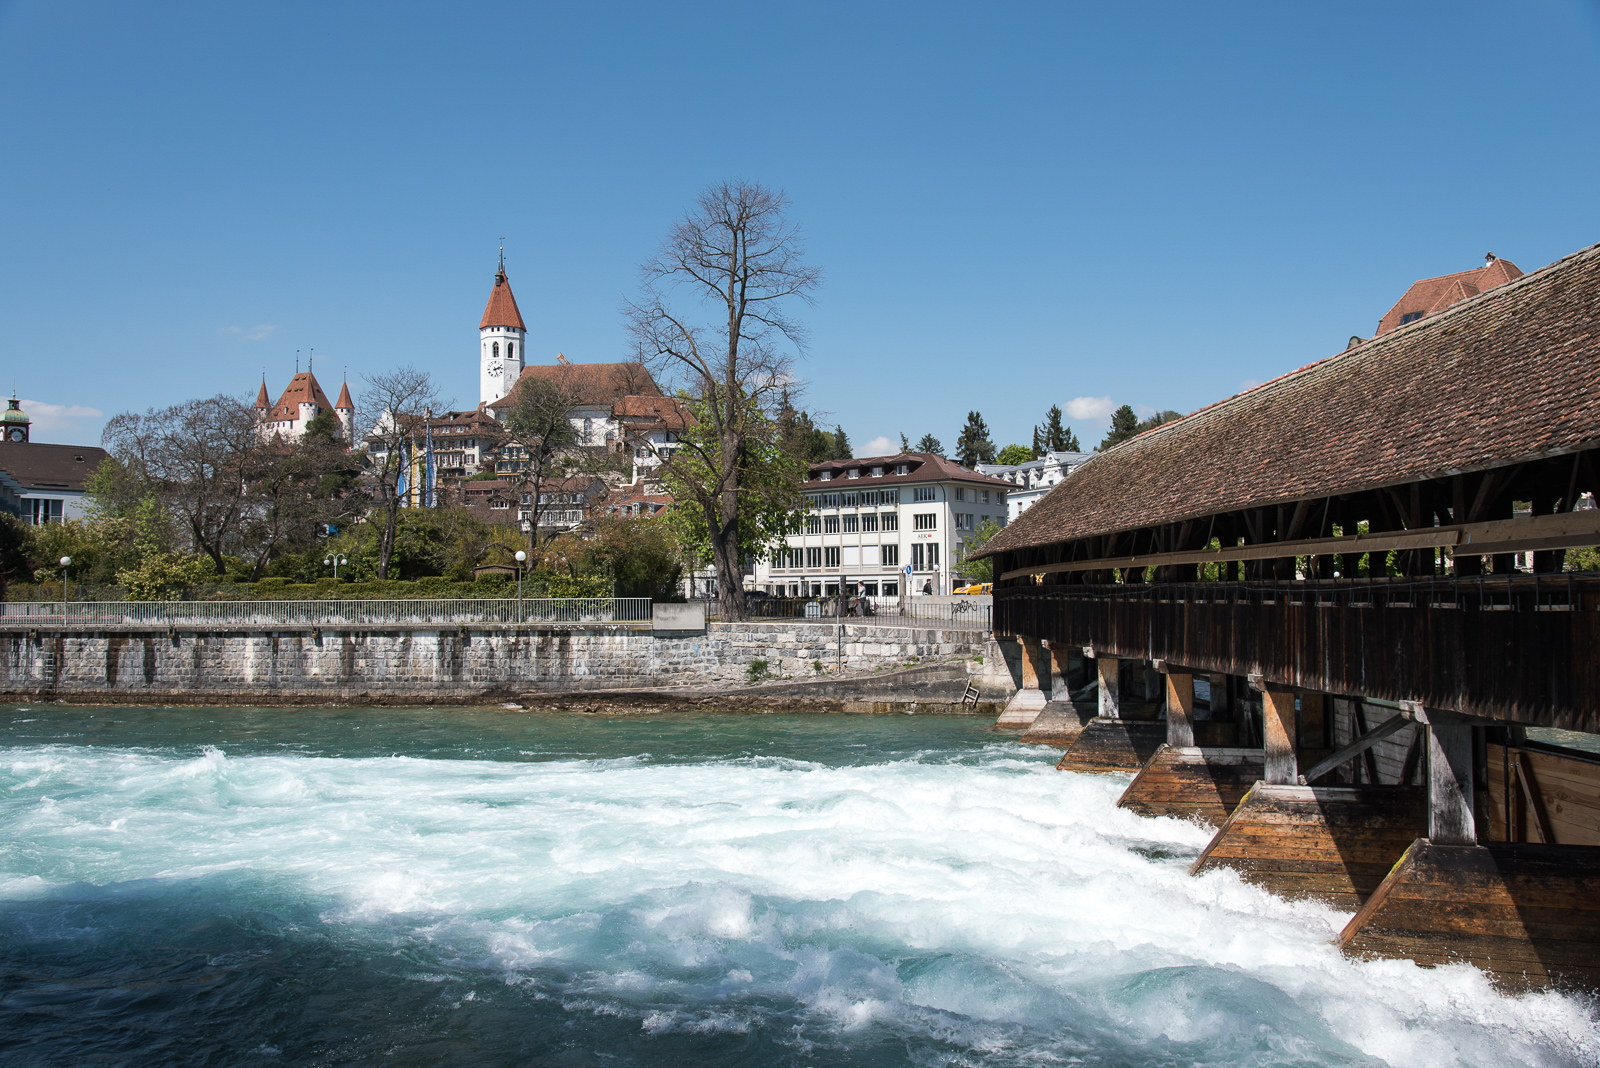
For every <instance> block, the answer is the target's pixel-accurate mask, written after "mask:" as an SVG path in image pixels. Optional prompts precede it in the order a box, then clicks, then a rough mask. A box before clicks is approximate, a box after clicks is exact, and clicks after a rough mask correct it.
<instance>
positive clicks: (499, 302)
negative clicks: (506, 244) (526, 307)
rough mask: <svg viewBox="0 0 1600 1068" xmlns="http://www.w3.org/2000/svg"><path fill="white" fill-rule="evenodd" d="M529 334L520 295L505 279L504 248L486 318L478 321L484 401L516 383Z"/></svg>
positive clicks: (480, 385)
mask: <svg viewBox="0 0 1600 1068" xmlns="http://www.w3.org/2000/svg"><path fill="white" fill-rule="evenodd" d="M527 336H528V328H527V327H526V326H524V325H523V322H522V313H521V312H520V311H518V310H517V298H516V297H514V296H512V295H511V283H510V282H509V281H507V280H506V254H505V250H504V249H501V250H500V269H499V270H497V271H496V272H495V275H494V288H493V289H491V290H490V291H489V303H488V306H487V307H485V308H484V309H483V321H482V322H480V323H478V368H479V373H478V399H479V400H480V401H481V402H483V403H484V404H493V403H494V402H495V401H497V400H499V399H500V398H501V397H504V396H506V395H508V394H509V393H510V392H511V390H512V388H513V387H515V386H516V384H517V379H518V378H519V377H520V376H521V375H522V365H523V362H524V360H525V358H526V357H525V356H524V354H523V345H524V342H525V341H526V339H527Z"/></svg>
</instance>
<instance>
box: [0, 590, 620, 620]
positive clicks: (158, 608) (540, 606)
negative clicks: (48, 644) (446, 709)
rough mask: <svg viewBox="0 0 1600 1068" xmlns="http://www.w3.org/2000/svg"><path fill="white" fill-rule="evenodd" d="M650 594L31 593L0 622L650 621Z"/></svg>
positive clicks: (1, 606)
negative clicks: (136, 597) (126, 597)
mask: <svg viewBox="0 0 1600 1068" xmlns="http://www.w3.org/2000/svg"><path fill="white" fill-rule="evenodd" d="M649 622H650V598H648V597H549V598H524V599H520V600H519V599H518V598H515V597H494V598H490V597H474V598H459V599H456V598H441V599H437V600H422V599H416V600H381V601H380V600H371V601H67V602H65V603H63V602H61V601H42V602H41V601H34V602H4V603H0V623H12V624H16V623H35V624H39V625H45V626H50V625H57V626H59V625H67V626H103V625H118V624H131V625H135V626H138V625H144V626H163V625H165V626H178V625H184V626H188V625H202V626H229V625H243V626H252V625H254V626H299V627H338V626H383V625H387V624H395V625H428V624H445V625H450V624H458V623H513V624H517V623H523V624H526V623H534V624H540V625H557V626H559V625H567V626H582V625H586V624H591V623H634V624H639V623H645V624H647V623H649Z"/></svg>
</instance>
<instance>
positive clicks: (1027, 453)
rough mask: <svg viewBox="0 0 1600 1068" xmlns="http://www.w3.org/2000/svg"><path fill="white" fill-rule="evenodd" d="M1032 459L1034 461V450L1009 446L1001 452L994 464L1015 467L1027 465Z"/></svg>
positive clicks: (1022, 446)
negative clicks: (1015, 465) (1016, 465)
mask: <svg viewBox="0 0 1600 1068" xmlns="http://www.w3.org/2000/svg"><path fill="white" fill-rule="evenodd" d="M1032 459H1034V455H1033V450H1032V449H1030V448H1028V447H1027V446H1026V445H1007V446H1006V447H1005V448H1003V449H1001V450H1000V452H999V454H998V455H996V456H995V458H994V462H995V463H997V464H1007V465H1014V464H1025V463H1027V462H1028V461H1029V460H1032Z"/></svg>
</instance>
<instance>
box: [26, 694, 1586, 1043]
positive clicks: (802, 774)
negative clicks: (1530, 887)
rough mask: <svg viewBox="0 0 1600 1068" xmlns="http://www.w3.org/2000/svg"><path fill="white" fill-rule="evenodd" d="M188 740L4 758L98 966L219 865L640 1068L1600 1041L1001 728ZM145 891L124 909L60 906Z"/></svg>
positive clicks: (282, 907)
mask: <svg viewBox="0 0 1600 1068" xmlns="http://www.w3.org/2000/svg"><path fill="white" fill-rule="evenodd" d="M740 729H741V730H745V729H749V728H746V727H743V726H741V727H740ZM846 729H847V724H841V726H840V730H841V732H843V731H845V730H846ZM196 753H197V750H196V749H195V748H190V749H189V750H188V751H187V752H181V751H176V750H173V749H166V748H146V749H139V748H111V747H103V746H102V747H91V746H77V745H30V746H23V747H14V748H11V749H7V750H4V751H0V908H3V909H5V910H7V911H8V912H10V913H12V919H13V922H14V923H15V924H17V925H21V926H20V927H17V929H18V930H20V929H23V928H26V930H27V931H28V932H29V937H30V938H33V937H37V938H38V939H40V943H39V944H40V945H42V946H43V945H46V944H47V943H49V940H50V939H52V938H54V939H60V938H68V937H75V938H84V939H90V940H91V941H92V940H93V939H95V938H99V939H101V940H102V941H101V943H99V944H102V945H104V946H105V947H106V948H105V950H104V952H105V955H106V957H107V959H108V960H110V959H111V958H113V957H115V956H116V955H117V953H119V952H124V951H123V950H119V949H117V948H116V946H117V945H120V944H121V943H120V942H117V941H116V940H115V939H112V938H111V937H110V935H109V934H108V933H107V932H108V931H109V929H110V927H112V926H116V925H119V924H120V925H121V927H119V932H120V933H119V935H118V937H119V938H121V939H123V940H125V941H128V942H130V943H134V942H137V941H138V940H139V938H140V936H139V934H138V930H139V928H138V925H139V924H142V923H145V922H147V921H148V915H150V912H149V910H148V909H147V908H146V906H147V905H148V904H149V902H150V901H151V900H154V901H156V903H157V905H158V906H159V908H156V911H160V909H161V908H168V907H172V906H170V905H169V904H166V902H167V897H166V896H164V895H175V896H177V897H182V896H183V895H184V894H188V895H189V896H188V897H185V898H184V900H185V901H187V902H188V904H185V905H184V906H183V907H184V908H191V909H192V908H201V906H199V905H195V904H194V900H193V897H194V891H193V890H192V888H196V887H199V888H202V889H201V891H199V893H200V896H201V897H202V898H204V899H205V900H206V901H207V902H211V901H213V899H215V902H216V903H215V904H214V905H210V904H208V905H205V906H204V908H213V907H214V908H216V909H222V910H224V911H226V910H227V909H233V908H243V907H245V905H248V907H249V908H251V909H257V910H264V912H263V914H271V915H273V916H277V917H279V918H280V920H281V921H282V923H283V924H284V925H285V930H289V931H291V934H282V933H281V932H280V933H275V934H274V935H273V938H276V939H279V940H280V941H281V940H282V939H289V943H290V945H291V948H290V949H288V950H283V952H285V953H289V954H293V953H300V952H304V951H303V950H301V949H296V948H293V947H294V946H299V945H300V944H301V943H300V942H297V941H295V939H303V938H305V937H309V936H308V935H305V934H304V933H303V932H304V931H305V930H307V929H315V930H314V932H313V933H315V932H321V933H320V934H319V935H318V937H325V938H330V939H333V940H334V941H335V942H336V943H337V949H338V952H339V953H344V954H348V955H352V956H351V957H350V960H352V961H354V960H356V959H357V958H359V959H360V960H361V961H372V960H377V961H379V963H380V964H382V962H383V961H385V960H388V959H391V958H393V959H396V960H398V961H399V962H400V963H398V964H395V965H393V966H392V967H391V966H389V965H387V964H382V966H383V967H384V968H385V969H386V970H385V971H384V972H383V973H382V975H381V976H380V977H377V978H374V979H372V980H371V981H370V984H369V986H371V985H372V984H377V985H378V986H382V985H384V984H387V985H389V986H392V987H394V989H396V990H400V989H410V988H411V987H416V988H418V989H421V988H424V987H426V986H427V984H430V983H440V982H445V981H448V982H450V983H451V984H453V986H452V988H451V989H452V990H453V991H455V992H454V993H453V994H451V995H450V997H451V999H452V1000H451V1004H452V1005H454V1006H455V1007H456V1008H457V1009H459V1008H460V1006H461V1004H462V999H466V1001H468V1002H471V1001H472V1000H473V999H482V998H487V997H489V996H490V995H491V994H493V995H494V996H495V997H497V998H499V999H500V1002H499V1003H500V1004H502V1005H509V1004H511V1003H510V1002H508V1001H507V1000H506V999H508V998H512V997H513V996H516V997H523V998H525V999H528V1000H527V1004H529V1005H532V1004H535V1003H537V1004H539V1005H541V1006H543V1008H542V1009H541V1010H540V1011H548V1012H551V1013H555V1016H553V1017H548V1018H547V1017H544V1016H541V1017H539V1018H538V1020H533V1019H532V1018H531V1017H530V1018H529V1019H528V1020H527V1021H525V1022H523V1023H520V1024H519V1023H517V1022H516V1021H517V1020H518V1019H519V1018H518V1017H516V1016H515V1015H514V1012H513V1010H512V1009H510V1008H508V1009H506V1010H505V1011H507V1012H513V1014H512V1015H510V1016H507V1017H505V1018H504V1019H503V1020H502V1022H501V1023H500V1024H498V1025H497V1026H501V1027H517V1026H526V1027H528V1028H551V1027H555V1026H556V1025H557V1022H559V1021H564V1023H562V1026H566V1027H568V1028H569V1029H570V1028H571V1027H572V1026H574V1025H575V1026H576V1027H577V1031H578V1032H579V1033H581V1032H583V1031H585V1030H586V1029H588V1028H590V1027H594V1028H601V1027H602V1025H603V1027H604V1028H615V1029H622V1030H626V1031H627V1032H629V1033H630V1034H634V1035H637V1036H639V1039H638V1041H640V1042H643V1043H644V1044H643V1045H639V1046H634V1047H630V1048H631V1050H632V1052H631V1053H630V1054H629V1057H630V1058H631V1059H630V1060H628V1061H627V1063H643V1062H646V1061H648V1060H650V1059H651V1058H650V1055H649V1052H648V1051H649V1050H650V1049H651V1048H653V1047H652V1046H651V1045H650V1042H651V1041H652V1040H654V1039H664V1038H665V1037H667V1036H672V1035H676V1036H679V1038H680V1039H685V1036H688V1037H689V1038H691V1039H693V1040H694V1041H702V1040H706V1041H709V1039H710V1037H712V1036H718V1035H721V1036H724V1037H726V1036H744V1038H743V1039H742V1041H746V1042H751V1041H754V1039H753V1038H751V1036H761V1040H762V1042H763V1043H764V1044H763V1045H761V1046H760V1047H759V1049H757V1048H756V1047H748V1048H749V1049H750V1050H751V1051H752V1052H751V1053H750V1055H749V1057H748V1058H747V1061H748V1063H777V1062H782V1063H795V1064H811V1063H822V1062H824V1061H826V1062H832V1063H868V1062H870V1063H930V1064H932V1063H940V1064H1029V1065H1046V1064H1072V1063H1090V1064H1101V1063H1104V1064H1145V1063H1149V1064H1217V1065H1223V1064H1226V1065H1242V1064H1262V1065H1268V1064H1272V1065H1277V1064H1377V1063H1387V1064H1391V1065H1403V1066H1406V1068H1423V1066H1433V1065H1438V1066H1447V1065H1450V1066H1453V1065H1484V1066H1491V1065H1493V1066H1500V1065H1508V1064H1538V1065H1545V1064H1549V1065H1556V1064H1595V1063H1600V1052H1597V1051H1600V1027H1597V1017H1596V1014H1595V1010H1594V1007H1593V1006H1592V1005H1589V1004H1586V1003H1585V1002H1583V1001H1582V1000H1580V999H1577V998H1573V997H1570V996H1561V995H1556V994H1536V995H1528V996H1521V997H1511V996H1506V995H1502V994H1498V993H1496V992H1495V991H1494V990H1493V989H1492V988H1491V986H1490V985H1489V983H1488V982H1487V981H1486V980H1485V979H1484V978H1483V976H1482V975H1481V974H1480V973H1478V972H1477V971H1475V970H1473V969H1472V968H1469V967H1466V966H1457V967H1445V968H1437V969H1423V968H1419V967H1417V966H1416V965H1414V964H1412V963H1410V962H1407V961H1376V962H1358V961H1352V960H1346V959H1344V958H1343V957H1341V956H1340V954H1339V953H1338V951H1337V950H1336V949H1335V948H1334V946H1333V945H1332V944H1331V942H1330V940H1331V939H1332V938H1333V936H1334V935H1335V934H1336V933H1337V932H1338V930H1339V928H1340V927H1341V926H1342V925H1343V923H1344V921H1345V920H1346V919H1347V918H1348V916H1347V914H1343V913H1336V912H1334V911H1332V910H1330V909H1328V908H1325V907H1323V906H1320V905H1316V904H1309V903H1287V902H1285V901H1283V900H1280V899H1278V898H1276V897H1274V896H1272V895H1271V894H1268V893H1265V892H1263V891H1261V890H1258V889H1255V888H1253V887H1250V886H1248V885H1246V884H1244V883H1242V882H1241V881H1240V880H1239V879H1238V878H1237V877H1236V876H1234V875H1232V874H1231V873H1216V874H1210V875H1206V876H1204V877H1201V878H1191V877H1190V876H1189V875H1188V874H1187V870H1186V869H1187V867H1188V865H1189V863H1190V862H1191V861H1192V859H1193V858H1194V856H1195V855H1196V854H1197V853H1198V851H1199V850H1200V848H1201V847H1202V846H1203V845H1204V844H1205V842H1206V841H1207V840H1208V838H1209V836H1210V831H1209V830H1207V829H1202V828H1200V827H1197V826H1193V825H1190V824H1187V823H1183V822H1179V821H1176V820H1170V819H1156V820H1151V819H1143V818H1140V817H1137V816H1134V815H1132V814H1130V813H1128V812H1125V811H1122V810H1120V809H1118V808H1116V807H1115V803H1116V799H1117V796H1118V794H1119V792H1120V791H1121V789H1122V787H1123V785H1124V784H1125V782H1126V779H1125V778H1123V777H1106V776H1098V777H1091V776H1081V775H1071V774H1063V773H1058V772H1056V771H1054V770H1053V768H1052V767H1051V763H1050V761H1051V759H1052V758H1053V755H1054V754H1053V752H1051V751H1038V750H1034V749H1030V748H1028V747H1023V746H1019V745H1017V744H1015V743H1010V742H1003V741H996V740H993V737H992V736H990V737H989V738H979V739H976V740H975V744H972V745H968V746H967V747H965V748H964V749H960V750H956V749H942V750H941V749H930V750H928V751H926V752H923V753H921V754H918V755H912V756H905V755H900V756H896V757H895V758H893V759H887V760H884V761H883V762H881V763H858V764H854V765H845V766H836V765H831V764H828V763H820V762H818V763H813V762H809V761H805V760H797V759H792V758H778V757H748V756H738V755H733V754H729V755H726V756H722V757H707V758H705V759H698V760H694V761H689V762H679V763H660V762H654V761H652V760H651V759H650V758H649V757H648V755H635V756H624V757H606V758H594V759H556V760H544V761H537V762H513V761H507V760H481V759H418V758H413V757H407V756H394V757H388V756H363V757H356V758H351V757H325V756H300V755H293V754H288V753H267V754H259V755H229V754H227V753H225V752H224V751H222V750H218V749H207V750H205V751H203V752H198V755H196ZM182 888H191V889H189V890H184V889H182ZM118 895H122V896H120V897H119V896H118ZM130 895H131V896H130ZM152 895H153V897H152ZM124 899H126V900H132V901H136V902H142V904H139V906H138V909H137V910H136V913H137V915H136V916H135V917H134V918H132V919H129V918H126V917H125V918H123V919H121V920H108V919H105V918H104V916H105V915H109V914H108V913H104V912H103V911H102V912H95V913H93V914H94V915H96V916H101V917H102V918H101V919H99V920H94V921H92V922H91V921H90V920H86V919H84V918H83V916H84V915H85V913H84V912H83V911H82V909H83V908H87V907H88V906H82V907H80V906H77V905H74V906H73V908H74V909H78V911H71V910H67V906H66V905H64V904H61V903H62V902H68V901H78V902H82V901H84V900H90V901H91V902H92V903H94V905H95V907H96V908H102V909H104V908H111V907H112V905H117V907H121V906H120V905H118V903H119V902H124ZM107 902H111V904H110V905H108V904H107ZM58 905H59V906H60V909H61V910H64V911H52V910H55V909H57V906H58ZM46 906H49V907H48V908H47V907H46ZM129 907H132V906H129ZM152 907H154V906H152ZM204 908H202V911H204ZM297 908H300V909H303V910H304V915H303V917H301V918H299V919H297V918H296V916H297V915H298V913H296V909H297ZM91 911H92V910H91ZM69 913H70V917H77V918H75V919H74V918H70V917H69ZM252 915H254V913H252ZM17 917H22V918H20V919H19V918H17ZM140 917H144V918H140ZM148 922H154V921H148ZM96 924H99V925H100V926H99V927H96V926H95V925H96ZM85 928H93V929H92V930H90V933H89V934H83V933H82V932H83V930H84V929H85ZM69 929H70V931H69ZM150 937H154V936H150ZM241 937H242V936H241ZM252 937H254V936H253V935H252ZM29 944H30V945H32V944H33V943H31V942H30V943H29ZM51 944H53V943H51ZM274 944H278V943H274ZM30 952H31V951H30ZM38 952H40V953H45V952H46V950H45V949H40V950H39V951H38ZM50 952H54V950H50ZM125 952H126V953H128V954H131V955H133V956H137V953H138V950H137V947H132V948H128V949H126V950H125ZM252 952H254V951H253V950H252ZM263 952H265V951H264V950H263ZM211 957H212V958H214V959H220V957H218V954H217V953H216V952H212V954H211ZM341 959H343V958H341ZM224 963H226V962H224ZM109 966H111V965H108V967H109ZM355 966H356V965H354V964H345V965H341V967H346V968H348V967H355ZM367 966H368V965H366V964H362V965H361V967H367ZM372 966H373V967H377V966H378V965H372ZM39 967H42V966H36V965H28V964H26V962H25V963H24V964H19V965H14V970H13V972H12V973H11V974H12V975H13V976H15V975H16V974H20V973H19V972H17V971H16V970H15V969H16V968H20V969H21V970H22V972H26V973H27V974H30V975H37V974H38V969H39ZM212 967H213V968H220V967H223V965H217V964H215V963H214V962H213V964H212ZM241 967H244V966H243V965H241ZM29 968H32V969H33V971H31V972H30V971H28V969H29ZM313 985H314V984H313ZM25 987H26V983H24V988H25ZM8 989H11V990H12V991H13V992H14V990H15V989H17V987H16V982H15V981H13V982H11V983H10V984H9V987H8ZM251 996H252V997H255V996H256V995H251ZM395 996H398V995H395ZM0 1004H3V1003H0ZM52 1004H53V1003H52ZM252 1004H253V1003H252ZM13 1007H14V1006H13ZM41 1011H42V1010H41ZM52 1011H55V1010H52ZM197 1011H198V1010H197ZM218 1011H220V1010H218ZM238 1011H240V1012H243V1011H244V1010H243V1009H240V1010H238ZM250 1011H252V1012H253V1011H255V1010H250ZM440 1011H441V1012H443V1010H442V1009H441V1010H440ZM529 1011H530V1012H531V1011H532V1010H531V1009H530V1010H529ZM247 1015H248V1014H247ZM30 1019H32V1017H27V1016H26V1014H24V1015H23V1016H17V1017H12V1018H8V1020H9V1022H8V1023H7V1024H6V1026H8V1027H10V1028H12V1029H14V1030H12V1031H10V1032H7V1033H10V1034H11V1035H12V1037H13V1039H16V1038H17V1036H24V1037H25V1036H26V1035H27V1034H28V1033H29V1028H30V1027H31V1026H32V1024H30V1023H29V1020H30ZM574 1022H575V1023H574ZM236 1026H238V1027H240V1028H242V1029H243V1030H246V1031H248V1030H250V1028H265V1029H266V1030H263V1031H262V1034H263V1035H266V1034H267V1031H268V1030H270V1028H269V1027H268V1026H267V1025H266V1024H264V1023H263V1024H256V1023H248V1022H247V1023H237V1022H236ZM273 1026H277V1025H273ZM285 1026H288V1025H285ZM441 1026H443V1025H441ZM280 1030H281V1028H280ZM291 1030H292V1028H291ZM274 1033H277V1032H274ZM595 1033H599V1032H598V1031H596V1032H595ZM618 1033H619V1034H620V1033H621V1030H619V1031H618ZM269 1037H270V1036H269ZM52 1041H59V1040H57V1039H52ZM240 1041H243V1039H241V1040H240ZM250 1041H252V1042H253V1041H255V1038H253V1037H252V1038H250ZM580 1044H581V1043H580ZM282 1046H283V1042H282V1041H280V1040H278V1039H271V1041H270V1042H269V1040H268V1037H263V1038H262V1045H261V1049H262V1050H264V1051H267V1052H269V1053H276V1052H278V1050H279V1049H280V1048H281V1047H282ZM0 1048H4V1043H0ZM661 1048H662V1049H663V1050H665V1048H666V1047H661ZM673 1048H674V1049H675V1050H678V1051H680V1052H678V1053H676V1054H675V1056H681V1055H682V1053H681V1051H682V1049H684V1048H689V1049H693V1048H694V1047H693V1046H692V1045H691V1046H689V1047H683V1046H682V1045H680V1046H676V1047H673ZM175 1056H176V1055H175ZM374 1056H376V1054H374ZM378 1059H379V1060H381V1057H380V1058H378ZM452 1059H453V1058H449V1057H447V1058H445V1059H444V1060H441V1061H438V1063H450V1062H451V1061H452ZM735 1060H737V1058H735ZM47 1062H48V1063H54V1062H53V1061H48V1060H42V1061H40V1062H39V1063H47ZM171 1062H172V1063H182V1062H183V1059H182V1057H181V1056H176V1059H173V1060H172V1061H171ZM401 1062H403V1063H434V1062H433V1061H429V1060H428V1059H427V1058H426V1057H424V1056H421V1055H420V1054H419V1055H417V1056H415V1057H413V1058H412V1059H411V1060H406V1059H405V1058H402V1060H401ZM456 1062H457V1063H469V1062H470V1058H467V1059H465V1060H457V1061H456ZM280 1063H281V1061H280ZM318 1063H322V1062H320V1061H318ZM362 1063H365V1062H364V1061H363V1062H362ZM374 1063H377V1061H374ZM386 1063H397V1062H395V1061H393V1060H391V1061H389V1062H386ZM496 1063H498V1062H496ZM561 1063H566V1062H561ZM573 1063H579V1062H576V1061H575V1062H573ZM584 1063H587V1062H584ZM617 1063H623V1062H617ZM741 1063H743V1062H741Z"/></svg>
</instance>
